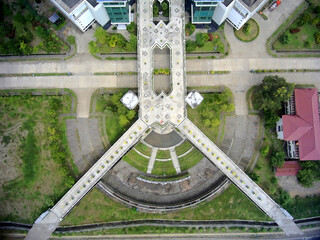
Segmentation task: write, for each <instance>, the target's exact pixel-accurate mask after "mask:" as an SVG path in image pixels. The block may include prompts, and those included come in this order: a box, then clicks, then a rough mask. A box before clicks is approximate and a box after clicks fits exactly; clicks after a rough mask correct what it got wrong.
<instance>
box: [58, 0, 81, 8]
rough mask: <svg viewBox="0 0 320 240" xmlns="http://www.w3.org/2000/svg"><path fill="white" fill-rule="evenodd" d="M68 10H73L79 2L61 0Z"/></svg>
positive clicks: (76, 0) (75, 0)
mask: <svg viewBox="0 0 320 240" xmlns="http://www.w3.org/2000/svg"><path fill="white" fill-rule="evenodd" d="M62 1H63V2H64V3H65V4H66V5H67V6H68V7H69V8H73V7H74V6H75V5H77V4H78V3H79V2H82V1H79V0H62Z"/></svg>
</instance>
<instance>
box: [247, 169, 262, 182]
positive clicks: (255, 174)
mask: <svg viewBox="0 0 320 240" xmlns="http://www.w3.org/2000/svg"><path fill="white" fill-rule="evenodd" d="M249 177H250V178H251V179H252V180H253V181H255V182H257V183H258V182H259V181H260V176H259V175H258V174H257V173H255V172H253V173H250V174H249Z"/></svg>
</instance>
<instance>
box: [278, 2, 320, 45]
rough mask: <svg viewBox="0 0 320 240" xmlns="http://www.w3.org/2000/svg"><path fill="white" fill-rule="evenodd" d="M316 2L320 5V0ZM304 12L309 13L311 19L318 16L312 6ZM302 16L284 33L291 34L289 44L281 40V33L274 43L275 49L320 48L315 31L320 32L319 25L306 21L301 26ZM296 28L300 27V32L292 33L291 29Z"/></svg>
mask: <svg viewBox="0 0 320 240" xmlns="http://www.w3.org/2000/svg"><path fill="white" fill-rule="evenodd" d="M315 4H316V5H320V3H319V1H317V2H316V3H315ZM304 13H309V14H310V15H311V19H313V18H315V17H316V16H317V15H316V14H315V13H314V12H313V9H312V7H310V6H309V7H308V8H307V10H306V11H305V12H304ZM300 17H301V16H300ZM300 17H298V19H297V20H296V21H295V22H294V23H293V24H292V25H291V26H290V27H289V28H288V29H287V30H286V31H285V33H284V34H287V35H289V42H288V43H287V44H282V43H281V42H280V40H279V39H280V37H281V36H282V35H279V39H278V40H277V41H275V42H274V44H273V48H274V49H275V50H298V49H320V44H316V42H315V39H314V33H316V32H320V29H319V27H317V24H312V23H311V22H308V23H305V24H304V25H303V26H299V24H298V23H299V19H300ZM295 28H298V29H300V32H298V33H294V34H292V33H290V29H295Z"/></svg>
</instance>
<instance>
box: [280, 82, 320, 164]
mask: <svg viewBox="0 0 320 240" xmlns="http://www.w3.org/2000/svg"><path fill="white" fill-rule="evenodd" d="M294 94H295V104H296V106H295V107H296V115H295V116H288V115H283V116H282V122H283V138H284V140H287V141H289V140H291V141H298V142H299V155H300V160H302V161H303V160H320V120H319V99H318V91H317V89H316V88H311V89H296V90H295V91H294Z"/></svg>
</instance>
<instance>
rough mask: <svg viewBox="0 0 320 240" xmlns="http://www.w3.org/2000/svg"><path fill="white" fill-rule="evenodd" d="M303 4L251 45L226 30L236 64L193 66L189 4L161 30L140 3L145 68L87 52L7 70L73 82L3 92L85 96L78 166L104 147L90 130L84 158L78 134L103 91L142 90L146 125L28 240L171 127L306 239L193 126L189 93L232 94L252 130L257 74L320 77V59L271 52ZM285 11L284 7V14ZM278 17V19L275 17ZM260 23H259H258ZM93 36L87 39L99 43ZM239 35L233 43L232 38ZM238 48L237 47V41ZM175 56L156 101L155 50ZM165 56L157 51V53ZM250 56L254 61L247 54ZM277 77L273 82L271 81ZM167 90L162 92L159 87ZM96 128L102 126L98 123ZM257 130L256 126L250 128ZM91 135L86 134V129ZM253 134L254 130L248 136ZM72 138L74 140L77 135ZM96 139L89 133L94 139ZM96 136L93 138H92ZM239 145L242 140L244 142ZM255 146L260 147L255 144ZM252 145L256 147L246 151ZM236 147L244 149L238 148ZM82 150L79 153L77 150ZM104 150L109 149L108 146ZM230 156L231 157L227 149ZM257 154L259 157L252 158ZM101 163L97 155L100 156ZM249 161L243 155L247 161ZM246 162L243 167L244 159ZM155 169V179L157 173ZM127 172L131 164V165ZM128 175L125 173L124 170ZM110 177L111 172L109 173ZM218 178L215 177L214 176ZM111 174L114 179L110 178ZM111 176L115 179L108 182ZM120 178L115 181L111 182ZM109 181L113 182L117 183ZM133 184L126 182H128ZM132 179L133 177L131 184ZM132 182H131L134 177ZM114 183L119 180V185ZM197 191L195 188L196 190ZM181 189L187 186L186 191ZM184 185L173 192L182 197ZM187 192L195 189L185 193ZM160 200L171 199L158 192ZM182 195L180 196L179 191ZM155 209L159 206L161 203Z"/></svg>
mask: <svg viewBox="0 0 320 240" xmlns="http://www.w3.org/2000/svg"><path fill="white" fill-rule="evenodd" d="M300 2H301V0H299V1H296V2H295V3H294V4H292V5H291V6H290V9H287V10H288V11H287V12H285V8H281V11H282V12H283V13H282V14H281V12H277V13H276V14H275V15H276V16H275V17H276V19H277V22H276V24H274V26H273V27H272V28H270V29H268V31H265V32H263V33H262V34H261V35H259V37H258V38H257V39H256V40H255V41H254V42H253V43H250V44H247V43H243V42H239V41H238V40H237V39H233V38H235V37H234V35H233V29H232V28H231V26H229V25H228V24H226V29H225V30H226V35H227V38H228V39H229V40H230V41H232V44H231V49H232V50H231V54H230V56H231V57H230V58H225V59H220V60H215V59H195V60H188V61H186V56H185V47H184V46H185V39H184V35H185V33H184V27H185V22H184V21H185V20H184V16H185V12H184V11H185V10H184V9H185V8H184V1H181V0H171V1H170V11H171V12H170V22H169V23H168V24H165V23H163V22H162V21H160V22H159V23H157V24H156V25H155V24H154V22H153V18H152V15H153V14H152V1H149V0H141V1H138V4H137V11H138V18H137V24H138V60H137V61H99V60H97V59H92V58H90V57H89V58H87V57H86V56H87V55H86V53H85V52H86V50H85V45H84V44H83V42H82V44H81V45H80V48H79V49H80V51H81V54H82V55H81V56H80V55H79V56H76V57H75V58H74V60H72V61H56V62H53V61H42V62H33V61H30V62H28V61H24V62H0V68H1V73H4V74H12V73H47V72H57V73H59V72H61V73H62V72H71V73H72V76H50V77H1V78H0V85H1V88H2V89H20V88H33V89H34V88H71V89H73V90H74V91H75V93H76V94H77V96H78V110H77V116H78V119H79V120H76V121H77V122H73V123H71V121H70V124H69V127H70V128H72V129H73V130H72V131H73V132H74V134H73V135H72V136H70V138H71V139H73V140H74V142H75V144H74V148H75V149H74V152H77V151H79V152H78V153H79V154H78V155H79V159H78V161H79V162H80V161H82V160H81V158H82V156H83V155H86V154H90V153H91V152H93V151H95V150H94V149H93V146H95V145H97V144H98V145H99V146H101V141H100V142H97V141H98V140H97V136H98V129H96V128H94V129H93V131H91V130H90V128H84V131H83V132H81V136H80V141H82V142H83V141H84V140H85V139H86V136H90V137H89V138H90V141H88V144H81V146H85V148H84V149H79V150H77V143H76V131H77V130H76V128H77V127H76V126H75V125H77V124H78V128H79V129H80V128H82V127H83V125H82V124H83V122H84V121H85V120H81V119H87V118H88V117H89V110H90V98H91V95H92V93H93V92H94V90H95V89H97V88H102V87H106V88H121V87H130V88H135V87H138V93H139V94H138V95H139V105H140V106H139V119H138V120H137V122H136V123H134V124H133V125H132V127H131V128H130V129H129V130H128V131H127V132H126V133H125V134H124V135H123V136H122V137H121V138H120V139H119V140H118V141H117V142H116V143H115V144H114V145H113V146H112V147H111V148H110V149H109V150H108V151H107V152H106V153H105V154H103V156H102V157H101V158H100V159H99V160H98V161H97V162H96V163H95V164H94V165H93V166H92V167H91V168H90V169H89V170H88V171H87V172H86V173H85V174H84V175H83V176H82V177H81V178H80V179H79V181H78V182H77V183H76V184H75V185H74V186H73V187H72V188H71V189H70V190H69V191H68V192H67V193H66V195H65V196H64V197H63V198H62V199H61V200H60V201H59V202H58V203H57V204H56V205H55V206H54V207H53V208H52V209H51V210H50V211H49V213H48V215H46V216H45V217H44V218H43V219H42V220H41V221H39V222H37V223H36V224H34V226H33V228H32V229H31V230H30V232H29V233H28V235H27V238H26V239H32V240H34V239H35V240H37V239H41V240H42V239H48V238H49V237H50V236H51V234H52V232H53V231H54V230H55V228H56V227H57V226H58V225H59V223H60V221H61V220H62V219H63V218H64V217H65V216H66V215H67V214H68V213H69V212H70V211H71V210H72V208H73V207H74V206H75V205H76V204H77V203H78V202H79V201H80V200H81V199H82V198H83V197H84V196H85V195H86V194H87V193H88V192H89V191H90V190H91V189H92V188H93V187H94V186H95V185H96V184H97V183H98V182H99V181H100V180H101V179H102V178H103V177H104V176H107V175H108V174H109V173H111V172H112V170H111V169H112V168H113V166H114V165H115V164H116V163H117V162H118V161H119V160H120V159H121V157H122V156H123V155H124V154H125V153H126V152H127V150H128V149H130V148H131V147H132V146H134V145H135V144H136V143H137V142H138V141H139V140H140V139H141V137H142V136H143V135H144V134H145V132H146V131H147V130H148V129H150V128H151V127H152V125H153V124H154V123H156V124H158V125H160V126H165V125H166V124H170V125H172V126H173V127H176V128H178V129H179V130H180V133H182V134H183V135H184V136H185V137H186V138H187V139H189V141H190V142H192V143H193V145H194V147H196V148H197V149H199V150H200V151H201V152H202V153H203V154H204V155H205V156H206V158H207V159H208V160H210V161H211V162H212V163H213V164H214V165H215V169H216V170H214V171H219V172H221V173H223V174H225V175H226V176H227V177H228V178H229V179H230V180H231V181H232V182H233V183H234V184H235V185H236V186H237V187H238V188H239V189H240V190H241V191H242V192H243V193H244V194H246V196H247V197H248V198H250V199H251V200H252V201H253V202H254V203H255V204H256V205H257V206H258V207H259V208H260V209H262V210H263V211H264V212H265V213H266V214H267V215H268V216H270V217H271V218H272V219H273V220H274V221H275V222H276V223H277V224H278V225H279V227H280V228H281V229H283V231H284V232H285V233H286V234H287V235H301V234H302V231H301V230H300V229H299V228H298V227H297V226H296V225H295V223H294V222H293V220H292V218H291V216H290V215H289V214H288V213H287V212H286V211H285V210H284V209H282V208H281V206H279V205H278V204H277V203H276V202H275V201H273V199H271V198H270V197H269V196H268V195H267V194H266V193H265V192H264V191H263V190H262V189H261V188H260V187H259V186H258V185H257V184H256V183H254V182H253V181H252V180H251V179H250V178H249V177H248V176H247V175H246V174H245V173H244V172H243V171H242V170H241V168H240V167H241V166H240V164H239V166H238V165H237V164H236V163H235V162H237V161H235V162H234V161H232V160H231V159H230V157H233V156H236V152H237V148H232V147H231V148H230V149H229V150H230V151H231V152H230V154H228V156H229V157H228V156H227V155H226V154H225V153H224V152H222V151H221V150H220V149H219V148H218V147H217V146H216V145H215V144H214V143H213V142H212V141H211V140H209V139H208V138H207V137H206V136H205V134H204V133H202V132H201V131H200V130H199V129H198V128H197V127H196V126H195V125H194V124H193V123H192V122H191V121H190V120H188V118H187V113H186V103H185V96H186V93H187V85H188V86H190V87H192V86H217V85H224V86H227V87H229V88H230V89H231V90H232V92H233V94H234V100H235V112H236V116H237V117H239V118H240V119H241V121H243V122H247V121H248V119H247V116H248V108H247V105H246V92H247V90H248V89H249V88H250V87H251V86H253V85H255V84H259V83H260V82H261V81H262V79H263V77H264V76H265V74H252V73H250V70H252V69H292V68H295V69H319V66H320V59H319V58H306V59H297V58H275V59H274V58H271V57H270V56H269V55H267V53H266V50H265V41H266V37H268V36H270V35H271V34H272V32H273V31H274V30H275V29H276V28H277V26H279V25H280V24H281V22H283V21H284V19H285V18H286V17H287V15H288V14H289V13H290V12H292V11H293V10H294V9H295V7H296V6H297V5H299V3H300ZM282 7H283V6H282ZM272 14H274V13H272ZM257 17H259V16H257V15H256V16H255V18H257ZM256 20H257V21H258V22H259V25H261V26H263V27H264V28H268V26H266V22H263V21H262V20H261V19H256ZM92 34H93V32H92V31H91V32H90V35H88V36H89V37H87V39H91V38H92ZM231 35H232V36H231ZM233 40H234V41H233ZM155 48H157V49H158V48H159V49H163V48H169V50H170V64H169V66H170V86H171V89H170V92H169V93H164V92H163V93H161V94H159V95H158V94H156V93H155V88H154V86H155V85H154V78H153V71H154V52H155V51H154V49H155ZM157 51H158V50H157ZM248 52H250V54H246V53H248ZM124 64H125V72H138V81H137V78H136V76H133V75H132V76H109V75H108V76H96V75H94V73H96V72H123V71H124ZM186 71H206V72H211V71H230V73H229V74H226V75H210V74H208V75H190V76H187V74H186ZM266 75H270V74H266ZM277 75H280V76H283V77H285V78H286V79H287V80H288V82H293V83H304V84H314V85H315V86H316V87H318V88H320V83H319V78H320V73H319V72H314V73H278V74H277ZM160 88H161V87H160ZM72 124H75V125H72ZM94 124H95V125H92V127H94V126H97V123H94ZM250 124H251V123H250ZM86 127H87V126H86ZM249 127H250V126H249V125H248V128H249ZM72 131H71V132H72ZM88 131H90V133H89V132H88ZM246 131H247V130H246V129H244V131H243V132H242V131H241V129H237V131H235V133H234V135H235V141H238V142H239V141H240V140H239V139H241V137H239V136H240V135H241V136H243V135H245V134H246ZM91 132H92V134H91ZM237 137H238V139H237ZM252 141H254V140H252ZM246 144H250V143H246ZM236 145H237V146H240V145H241V144H239V143H237V144H236ZM78 148H79V146H78ZM101 148H102V146H101ZM224 150H225V149H224ZM250 151H252V149H251V150H250ZM156 152H157V148H154V150H153V153H152V155H151V159H155V158H156ZM95 155H97V153H96V154H95ZM170 156H171V157H172V159H173V165H174V167H175V169H176V171H177V172H180V167H179V163H178V161H177V156H176V153H175V151H170ZM245 156H246V153H245V152H244V153H243V157H244V158H245ZM237 160H238V161H241V159H237ZM153 163H154V161H153V162H152V161H150V162H149V165H150V166H148V171H149V172H151V170H152V167H153V166H152V164H153ZM124 165H125V164H124ZM124 167H126V166H124ZM127 167H128V166H127ZM110 170H111V171H110ZM211 171H213V170H211ZM106 173H108V174H106ZM109 176H112V175H109ZM112 177H114V176H112ZM112 177H109V178H112ZM122 177H123V178H124V179H128V176H127V175H123V176H122ZM129 177H130V176H129ZM131 177H132V176H131ZM112 181H114V182H116V181H115V178H114V179H112ZM195 184H196V183H195ZM179 187H181V186H179ZM179 187H178V185H177V186H176V188H174V187H173V189H172V191H178V189H180V188H179ZM183 187H188V186H183ZM158 190H159V191H160V192H161V191H162V192H163V191H166V190H167V189H165V188H159V189H158ZM180 190H181V189H180ZM155 201H156V199H155Z"/></svg>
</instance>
